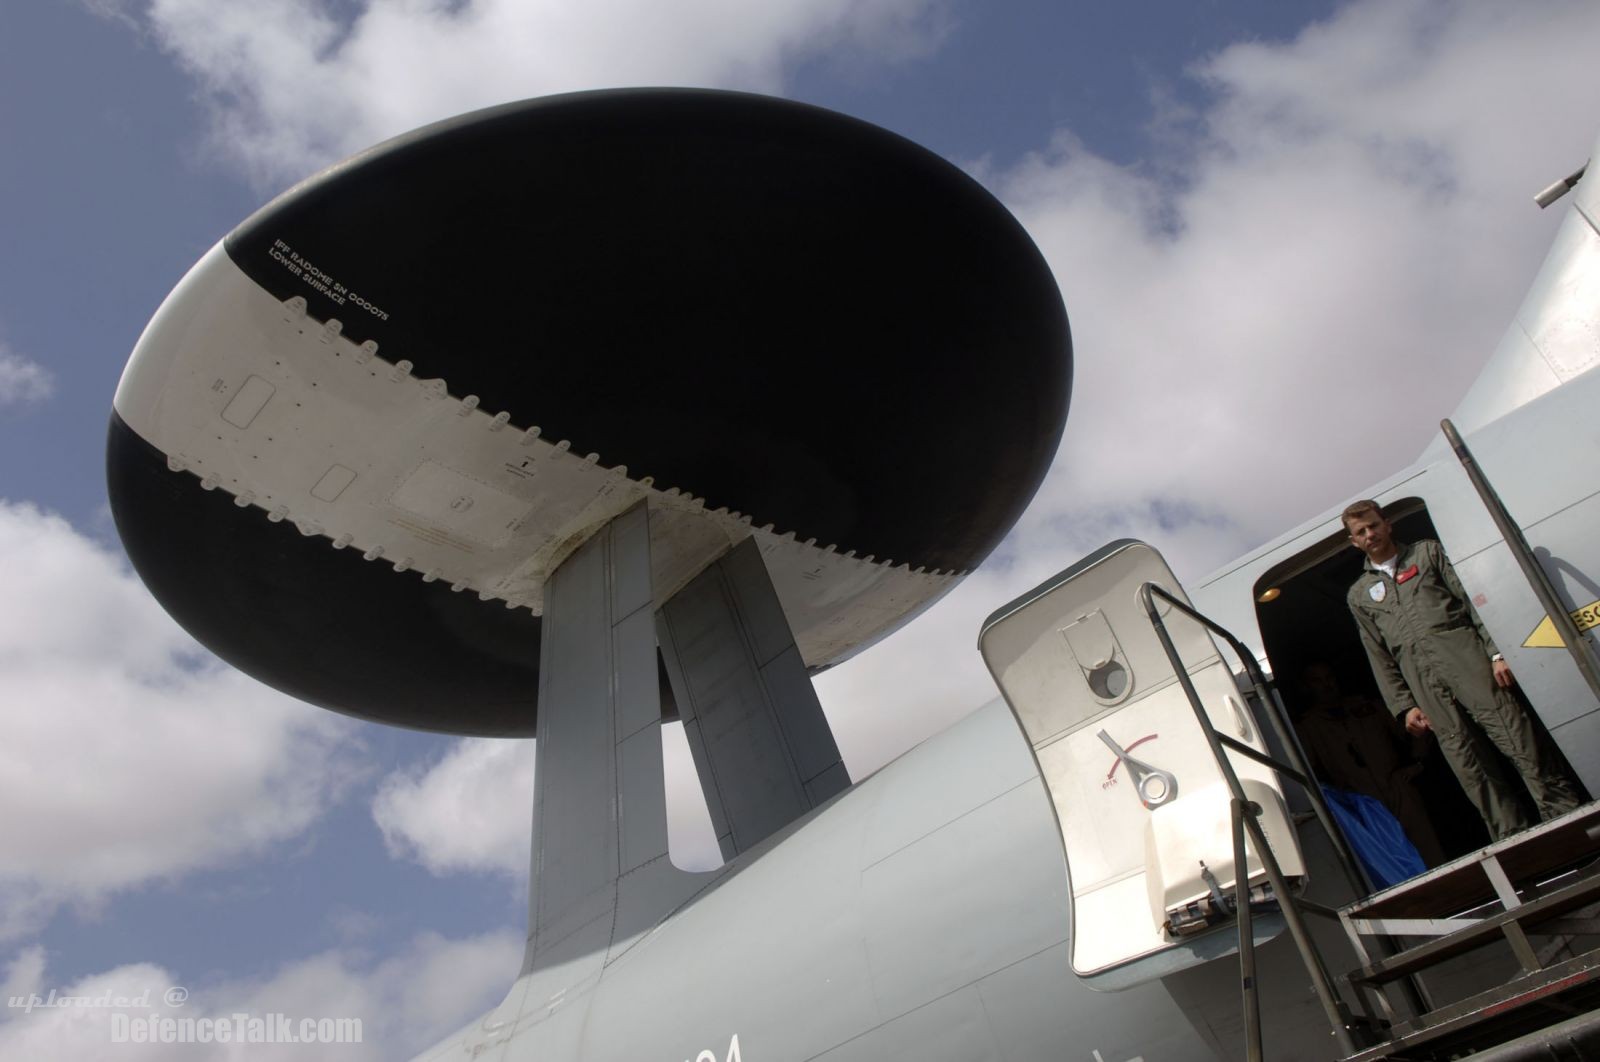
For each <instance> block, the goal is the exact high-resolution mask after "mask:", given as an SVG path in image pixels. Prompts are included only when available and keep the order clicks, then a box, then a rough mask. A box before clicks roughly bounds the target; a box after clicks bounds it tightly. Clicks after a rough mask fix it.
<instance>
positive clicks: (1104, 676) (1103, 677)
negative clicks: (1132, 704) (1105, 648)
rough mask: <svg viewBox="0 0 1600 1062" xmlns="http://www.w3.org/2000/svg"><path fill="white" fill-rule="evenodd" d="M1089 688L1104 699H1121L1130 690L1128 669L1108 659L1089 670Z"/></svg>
mask: <svg viewBox="0 0 1600 1062" xmlns="http://www.w3.org/2000/svg"><path fill="white" fill-rule="evenodd" d="M1088 679H1089V688H1090V689H1091V690H1093V691H1094V695H1095V696H1096V697H1098V698H1100V699H1101V700H1102V701H1115V700H1120V699H1121V698H1122V696H1123V695H1124V694H1126V693H1127V692H1128V669H1127V668H1125V667H1123V666H1122V665H1121V664H1119V663H1117V662H1116V661H1115V660H1108V661H1106V662H1105V663H1104V664H1102V665H1100V666H1099V667H1097V668H1095V669H1093V670H1092V671H1090V672H1088Z"/></svg>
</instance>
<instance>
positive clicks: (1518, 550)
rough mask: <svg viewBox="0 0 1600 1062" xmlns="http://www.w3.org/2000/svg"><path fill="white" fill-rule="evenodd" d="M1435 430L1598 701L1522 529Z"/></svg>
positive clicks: (1479, 472) (1582, 655) (1470, 463)
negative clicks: (1450, 450)
mask: <svg viewBox="0 0 1600 1062" xmlns="http://www.w3.org/2000/svg"><path fill="white" fill-rule="evenodd" d="M1579 172H1580V173H1581V172H1582V171H1579ZM1439 427H1440V428H1441V429H1442V430H1443V431H1444V437H1445V439H1446V440H1447V441H1448V442H1449V443H1450V448H1451V449H1452V450H1454V451H1455V454H1456V459H1457V460H1459V461H1460V462H1461V467H1462V469H1463V470H1464V471H1465V472H1466V473H1467V479H1468V480H1470V481H1471V483H1472V486H1473V489H1474V490H1476V491H1477V492H1478V497H1479V498H1480V499H1481V500H1482V501H1483V507H1484V508H1485V509H1488V510H1489V517H1490V519H1492V520H1493V521H1494V526H1495V529H1496V530H1498V531H1499V532H1500V537H1501V538H1502V539H1504V540H1505V543H1506V547H1507V548H1508V549H1510V550H1511V556H1512V557H1514V558H1516V562H1517V567H1519V568H1521V569H1522V576H1523V578H1524V579H1526V580H1527V581H1528V586H1529V587H1530V588H1531V589H1532V590H1533V594H1534V596H1535V597H1537V598H1538V599H1539V606H1540V607H1541V608H1543V609H1544V611H1545V614H1546V615H1547V616H1549V617H1550V622H1551V623H1552V624H1554V625H1555V628H1556V633H1558V634H1560V635H1561V640H1562V641H1563V642H1564V643H1566V649H1567V653H1568V654H1569V655H1570V656H1571V657H1572V662H1573V664H1574V665H1576V666H1577V668H1578V674H1579V675H1581V676H1582V677H1583V681H1584V682H1585V683H1587V684H1588V686H1589V692H1590V693H1592V694H1594V696H1595V697H1596V698H1597V699H1600V664H1597V663H1596V661H1595V658H1594V656H1593V655H1592V654H1591V653H1590V651H1589V643H1588V640H1587V639H1585V638H1584V637H1583V635H1582V633H1581V632H1580V631H1579V630H1578V625H1577V624H1576V623H1573V622H1572V614H1571V613H1569V612H1568V611H1567V607H1566V606H1565V605H1564V604H1562V603H1561V599H1560V598H1559V597H1558V596H1557V594H1556V588H1555V586H1554V585H1553V584H1552V583H1551V581H1550V577H1549V576H1548V575H1547V574H1545V570H1544V569H1543V568H1541V567H1540V566H1539V560H1538V558H1537V557H1535V556H1534V554H1533V549H1532V547H1530V546H1529V545H1528V540H1527V538H1526V537H1524V536H1523V534H1522V528H1521V527H1519V526H1517V522H1516V521H1515V520H1513V519H1512V518H1511V513H1510V512H1508V511H1507V510H1506V506H1505V502H1503V501H1501V500H1500V495H1499V493H1498V492H1496V490H1495V489H1494V485H1493V484H1491V483H1490V482H1489V477H1488V476H1486V475H1484V474H1483V469H1482V468H1481V467H1480V466H1479V465H1478V461H1477V459H1476V458H1475V457H1473V456H1472V451H1471V450H1470V449H1468V448H1467V444H1466V441H1465V440H1464V439H1462V438H1461V433H1460V432H1458V431H1457V430H1456V426H1455V425H1454V424H1452V423H1451V422H1450V419H1449V418H1448V417H1447V418H1445V419H1444V420H1441V421H1440V422H1439Z"/></svg>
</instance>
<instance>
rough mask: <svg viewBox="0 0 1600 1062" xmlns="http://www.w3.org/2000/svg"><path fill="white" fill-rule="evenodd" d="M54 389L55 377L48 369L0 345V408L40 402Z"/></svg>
mask: <svg viewBox="0 0 1600 1062" xmlns="http://www.w3.org/2000/svg"><path fill="white" fill-rule="evenodd" d="M55 389H56V381H55V377H54V376H53V375H52V374H51V373H50V371H49V370H48V369H46V368H45V367H44V366H43V365H40V364H39V363H37V362H34V361H29V360H28V359H27V358H25V357H23V356H22V355H21V354H18V353H16V352H15V351H12V350H9V349H8V348H7V347H6V346H5V344H3V343H0V406H9V405H22V404H23V403H25V402H42V401H44V400H45V399H47V398H49V397H50V396H51V394H53V393H54V392H55Z"/></svg>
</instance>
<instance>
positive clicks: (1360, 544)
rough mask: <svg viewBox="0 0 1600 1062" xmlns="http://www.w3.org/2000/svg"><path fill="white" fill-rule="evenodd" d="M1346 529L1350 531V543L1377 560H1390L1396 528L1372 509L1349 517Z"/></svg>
mask: <svg viewBox="0 0 1600 1062" xmlns="http://www.w3.org/2000/svg"><path fill="white" fill-rule="evenodd" d="M1345 529H1346V530H1348V531H1349V532H1350V544H1351V545H1352V546H1354V547H1355V548H1356V549H1359V550H1360V551H1361V552H1362V553H1365V554H1366V555H1367V556H1368V557H1370V558H1372V559H1373V560H1375V561H1380V560H1388V559H1389V557H1390V555H1391V554H1393V553H1394V538H1393V536H1392V532H1393V530H1394V529H1393V528H1392V527H1390V526H1389V521H1387V520H1385V519H1384V518H1383V517H1382V516H1381V515H1379V514H1378V513H1376V512H1373V511H1372V510H1371V509H1368V510H1367V511H1366V512H1363V513H1357V514H1356V515H1354V516H1352V517H1350V518H1349V519H1347V520H1346V521H1345Z"/></svg>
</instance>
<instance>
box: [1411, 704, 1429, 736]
mask: <svg viewBox="0 0 1600 1062" xmlns="http://www.w3.org/2000/svg"><path fill="white" fill-rule="evenodd" d="M1405 720H1406V733H1408V734H1410V735H1411V736H1413V737H1421V736H1422V735H1423V734H1426V733H1427V732H1428V731H1430V730H1432V729H1433V724H1432V723H1430V722H1428V717H1427V716H1426V715H1423V714H1422V709H1421V708H1413V709H1411V710H1410V711H1409V712H1407V713H1406V715H1405Z"/></svg>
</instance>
